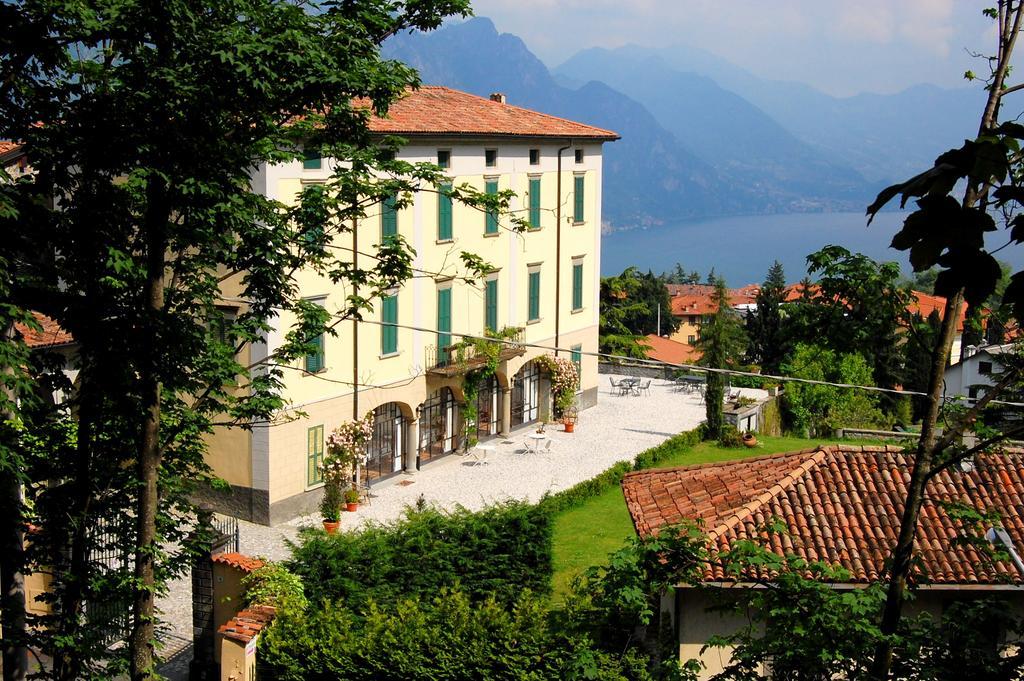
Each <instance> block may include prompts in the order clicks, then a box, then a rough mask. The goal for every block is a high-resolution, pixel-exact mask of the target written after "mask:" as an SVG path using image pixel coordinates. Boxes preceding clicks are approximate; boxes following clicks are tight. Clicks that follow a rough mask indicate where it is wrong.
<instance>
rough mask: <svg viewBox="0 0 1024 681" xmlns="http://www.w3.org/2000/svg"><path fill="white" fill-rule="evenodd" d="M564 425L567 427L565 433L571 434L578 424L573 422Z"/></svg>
mask: <svg viewBox="0 0 1024 681" xmlns="http://www.w3.org/2000/svg"><path fill="white" fill-rule="evenodd" d="M564 425H565V432H567V433H571V432H573V431H574V430H575V429H576V424H575V423H573V422H572V421H566V422H565V424H564Z"/></svg>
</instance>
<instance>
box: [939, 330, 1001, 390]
mask: <svg viewBox="0 0 1024 681" xmlns="http://www.w3.org/2000/svg"><path fill="white" fill-rule="evenodd" d="M1012 352H1016V346H1015V345H1014V344H1013V343H1005V344H1003V345H985V346H982V347H980V348H976V347H974V346H973V345H969V346H967V347H966V348H964V358H963V359H962V360H960V361H959V362H957V363H956V364H954V365H952V366H950V367H947V368H946V377H945V382H944V384H943V396H944V397H945V398H947V399H950V398H953V397H956V396H959V397H965V398H967V399H968V400H969V401H970V400H974V399H977V398H979V397H982V396H983V395H984V394H985V391H986V388H988V387H990V386H993V385H995V384H996V382H997V381H998V380H999V374H1001V373H1002V362H1001V361H1000V356H1001V355H1004V354H1006V353H1012Z"/></svg>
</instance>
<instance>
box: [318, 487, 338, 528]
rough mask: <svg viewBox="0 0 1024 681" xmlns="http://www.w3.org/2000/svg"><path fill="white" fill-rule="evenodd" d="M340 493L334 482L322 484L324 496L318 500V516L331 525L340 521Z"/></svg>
mask: <svg viewBox="0 0 1024 681" xmlns="http://www.w3.org/2000/svg"><path fill="white" fill-rule="evenodd" d="M341 504H342V492H341V485H339V484H338V482H337V481H336V480H328V481H326V482H325V483H324V496H323V498H322V499H320V516H321V517H322V518H323V519H324V520H326V521H328V522H332V523H336V522H338V521H339V520H340V519H341Z"/></svg>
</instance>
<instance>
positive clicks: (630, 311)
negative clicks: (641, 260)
mask: <svg viewBox="0 0 1024 681" xmlns="http://www.w3.org/2000/svg"><path fill="white" fill-rule="evenodd" d="M659 306H660V308H661V313H660V319H661V329H662V332H663V333H665V332H667V333H672V332H675V331H676V330H677V329H678V328H679V324H680V320H679V319H678V318H677V317H675V316H674V315H673V314H672V300H671V298H670V297H669V295H668V289H666V288H665V283H664V282H663V281H662V280H661V279H660V278H659V277H656V276H654V274H652V273H651V272H648V273H647V274H641V273H640V272H639V271H638V270H637V269H636V268H635V267H627V268H626V269H625V270H623V272H622V274H620V275H618V276H615V277H604V278H602V279H601V327H600V332H599V333H600V346H601V352H607V353H609V354H614V355H623V356H626V357H636V358H644V357H646V356H647V353H646V350H645V349H644V346H643V345H642V343H641V341H642V339H643V337H644V336H646V335H647V334H649V333H656V331H657V328H658V319H659V312H658V309H659Z"/></svg>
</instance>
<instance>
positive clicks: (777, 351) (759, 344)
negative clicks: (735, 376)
mask: <svg viewBox="0 0 1024 681" xmlns="http://www.w3.org/2000/svg"><path fill="white" fill-rule="evenodd" d="M785 301H786V273H785V271H784V270H783V268H782V264H781V263H779V261H777V260H776V261H775V262H774V263H773V264H772V266H771V268H770V269H769V270H768V275H767V276H766V277H765V280H764V283H763V284H762V285H761V290H760V291H758V293H757V308H756V309H754V310H752V311H750V312H749V313H748V314H747V319H746V331H747V336H748V337H749V338H750V345H749V347H748V348H747V361H748V362H753V363H755V364H758V365H760V366H761V369H762V371H764V373H766V374H772V375H778V373H779V369H780V367H781V366H782V361H783V359H784V358H785V357H786V355H787V354H788V351H789V345H790V340H789V334H788V333H786V330H785V328H784V322H785V319H784V317H783V313H782V305H783V303H784V302H785ZM733 383H734V384H735V381H733Z"/></svg>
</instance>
